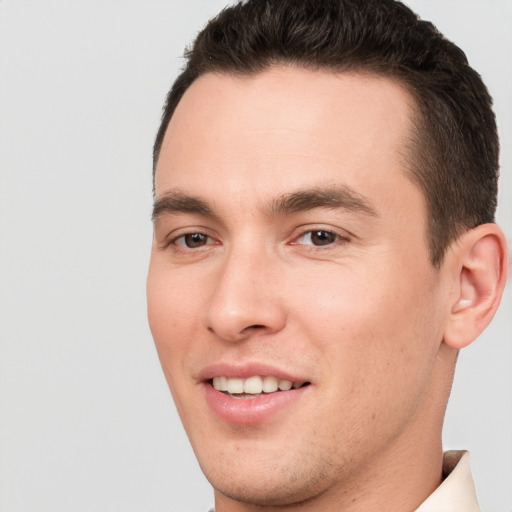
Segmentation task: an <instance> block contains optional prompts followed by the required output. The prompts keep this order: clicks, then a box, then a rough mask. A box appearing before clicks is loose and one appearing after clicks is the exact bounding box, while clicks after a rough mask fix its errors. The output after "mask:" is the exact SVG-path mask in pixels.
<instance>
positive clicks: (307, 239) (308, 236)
mask: <svg viewBox="0 0 512 512" xmlns="http://www.w3.org/2000/svg"><path fill="white" fill-rule="evenodd" d="M340 240H341V237H340V236H339V235H337V234H336V233H333V232H332V231H327V230H325V229H315V230H311V231H306V232H305V233H303V234H302V235H301V236H300V237H299V238H297V241H296V242H295V243H296V244H303V245H314V246H316V247H321V246H325V245H331V244H333V243H335V242H339V241H340Z"/></svg>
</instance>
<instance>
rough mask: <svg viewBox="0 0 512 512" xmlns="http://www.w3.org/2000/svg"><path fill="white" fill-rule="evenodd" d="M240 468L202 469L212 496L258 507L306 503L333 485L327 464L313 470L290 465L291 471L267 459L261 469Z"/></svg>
mask: <svg viewBox="0 0 512 512" xmlns="http://www.w3.org/2000/svg"><path fill="white" fill-rule="evenodd" d="M246 460H247V459H246ZM310 462H311V461H310ZM228 465H229V466H230V467H229V468H227V467H222V466H228ZM241 466H242V464H234V465H232V464H229V462H227V463H225V464H218V465H215V467H214V468H212V467H210V468H203V467H202V469H203V472H204V474H205V476H206V478H207V479H208V481H209V482H210V484H211V485H212V487H213V488H214V489H215V493H220V494H221V495H223V496H225V497H227V498H230V499H232V500H235V501H237V502H241V503H246V504H251V505H255V506H261V507H269V506H285V505H298V504H301V503H305V502H308V501H310V500H312V499H314V498H316V497H318V496H320V495H321V494H323V493H325V492H326V491H327V490H328V489H329V487H330V485H331V484H332V482H331V480H332V476H331V475H332V472H331V471H330V470H329V463H328V462H327V463H324V464H322V465H318V464H316V465H315V464H313V467H312V464H311V463H310V464H305V465H304V464H293V468H292V469H290V467H286V466H285V465H282V466H280V465H278V464H276V463H275V462H274V461H272V459H269V460H267V461H265V463H264V466H263V467H254V466H253V465H250V464H243V466H244V467H241ZM331 469H332V468H331Z"/></svg>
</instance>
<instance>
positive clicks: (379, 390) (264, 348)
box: [148, 0, 507, 512]
mask: <svg viewBox="0 0 512 512" xmlns="http://www.w3.org/2000/svg"><path fill="white" fill-rule="evenodd" d="M497 169H498V141H497V135H496V125H495V119H494V115H493V113H492V110H491V98H490V97H489V94H488V92H487V90H486V88H485V86H484V85H483V83H482V81H481V79H480V77H479V76H478V74H477V73H476V72H475V71H473V70H472V69H471V68H470V67H469V66H468V64H467V61H466V59H465V56H464V54H463V53H462V51H461V50H460V49H458V48H457V47H455V46H454V45H453V44H452V43H450V42H448V41H447V40H446V39H444V38H443V37H442V35H441V34H439V33H438V32H437V31H436V29H435V28H434V27H433V26H432V25H431V24H429V23H426V22H423V21H420V20H418V19H417V17H416V16H415V15H414V14H413V13H412V12H411V11H410V10H409V9H408V8H406V7H405V6H404V5H402V4H401V3H399V2H395V1H392V0H364V1H363V0H249V1H248V2H245V3H240V4H237V5H235V6H233V7H230V8H228V9H226V10H225V11H223V12H222V13H221V14H220V15H219V16H218V17H217V18H215V19H214V20H212V21H211V22H210V23H209V24H208V25H207V26H206V27H205V29H203V31H202V32H201V33H200V34H199V35H198V37H197V39H196V41H195V43H194V45H193V47H192V48H191V49H190V50H189V52H188V54H187V64H186V67H185V70H184V71H183V73H182V74H181V75H180V76H179V77H178V79H177V80H176V82H175V84H174V86H173V88H172V89H171V91H170V93H169V95H168V99H167V103H166V106H165V109H164V115H163V119H162V124H161V127H160V130H159V132H158V135H157V139H156V142H155V151H154V187H155V205H154V212H153V218H154V227H155V236H154V244H153V250H152V257H151V264H150V270H149V276H148V310H149V321H150V326H151V330H152V333H153V336H154V339H155V343H156V346H157V349H158V353H159V357H160V360H161V363H162V367H163V370H164V373H165V375H166V378H167V380H168V383H169V386H170V389H171V392H172V394H173V397H174V400H175V402H176V406H177V408H178V412H179V414H180V417H181V419H182V422H183V424H184V427H185V429H186V431H187V434H188V436H189V439H190V441H191V443H192V446H193V448H194V451H195V454H196V456H197V458H198V461H199V463H200V465H201V468H202V470H203V472H204V473H205V475H206V477H207V478H208V480H209V481H210V483H211V484H212V486H213V488H214V493H215V510H216V511H217V512H232V511H244V512H245V511H254V510H269V511H277V510H287V511H294V510H301V511H310V510H311V511H313V510H316V511H318V510H322V511H335V510H336V511H341V510H343V511H349V512H352V511H368V510H393V511H395V512H399V511H404V512H405V511H412V510H419V511H421V512H425V511H433V510H436V511H439V510H441V511H462V510H464V511H473V510H478V505H477V501H476V497H475V493H474V488H473V484H472V481H471V476H470V473H469V460H468V455H467V454H464V453H453V452H451V453H448V454H446V455H445V456H444V458H443V453H442V446H441V429H442V423H443V417H444V412H445V408H446V403H447V400H448V395H449V392H450V387H451V383H452V379H453V371H454V368H455V362H456V359H457V353H458V350H459V349H461V348H463V347H465V346H467V345H468V344H470V343H471V342H472V341H473V340H474V339H475V338H476V337H477V336H478V335H479V334H480V333H481V332H482V330H483V329H485V327H486V326H487V324H488V323H489V322H490V320H491V319H492V317H493V315H494V313H495V311H496V309H497V307H498V304H499V301H500V298H501V294H502V291H503V288H504V285H505V280H506V273H507V251H506V243H505V239H504V235H503V233H502V231H501V230H500V229H499V228H498V227H497V226H496V225H495V224H494V223H493V220H494V210H495V206H496V188H497Z"/></svg>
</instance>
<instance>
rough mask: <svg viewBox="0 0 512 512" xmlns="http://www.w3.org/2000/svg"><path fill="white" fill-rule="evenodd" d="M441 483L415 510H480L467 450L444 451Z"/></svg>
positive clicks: (445, 511)
mask: <svg viewBox="0 0 512 512" xmlns="http://www.w3.org/2000/svg"><path fill="white" fill-rule="evenodd" d="M443 475H444V480H443V483H442V484H441V485H440V486H439V487H438V488H437V489H436V490H435V491H434V492H433V493H432V494H431V495H430V496H429V497H428V498H427V499H426V501H424V502H423V504H422V505H421V506H420V507H419V508H418V509H416V512H460V511H461V510H464V512H480V507H479V506H478V501H477V498H476V492H475V484H474V483H473V477H472V476H471V467H470V460H469V452H466V451H455V450H454V451H449V452H445V454H444V459H443Z"/></svg>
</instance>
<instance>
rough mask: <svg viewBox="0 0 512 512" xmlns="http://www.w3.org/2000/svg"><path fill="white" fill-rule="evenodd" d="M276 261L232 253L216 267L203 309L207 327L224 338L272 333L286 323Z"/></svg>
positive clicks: (238, 339)
mask: <svg viewBox="0 0 512 512" xmlns="http://www.w3.org/2000/svg"><path fill="white" fill-rule="evenodd" d="M276 274H278V272H277V269H276V262H271V261H269V258H266V257H264V256H262V255H261V254H254V253H250V252H245V253H244V254H240V253H238V254H235V253H232V254H231V255H230V256H228V257H227V259H226V260H225V261H224V262H223V265H222V266H221V267H220V268H218V269H217V274H216V276H215V277H213V276H212V277H213V279H214V280H215V283H214V286H213V292H212V295H211V298H210V301H209V303H208V304H207V307H206V311H205V320H206V326H207V328H208V330H209V331H210V332H212V333H214V334H215V335H216V336H217V337H218V338H221V339H223V340H226V341H242V340H244V339H247V338H249V337H251V336H252V335H263V334H273V333H276V332H278V331H280V330H281V329H282V328H283V327H284V325H285V324H286V309H285V305H284V303H283V301H282V298H281V290H280V288H279V280H278V278H277V275H276Z"/></svg>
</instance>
